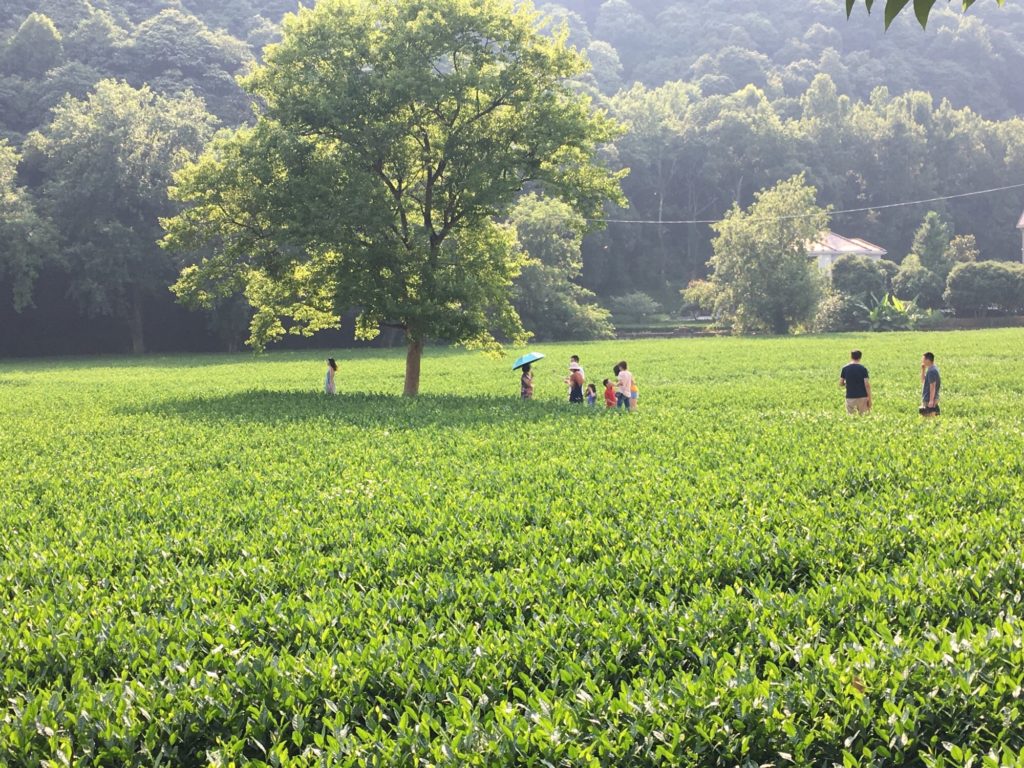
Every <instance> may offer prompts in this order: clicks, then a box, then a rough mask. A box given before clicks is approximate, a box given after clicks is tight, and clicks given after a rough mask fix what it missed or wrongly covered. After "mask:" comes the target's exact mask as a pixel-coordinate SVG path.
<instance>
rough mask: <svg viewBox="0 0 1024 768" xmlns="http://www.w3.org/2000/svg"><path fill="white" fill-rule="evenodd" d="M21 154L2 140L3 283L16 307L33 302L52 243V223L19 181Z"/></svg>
mask: <svg viewBox="0 0 1024 768" xmlns="http://www.w3.org/2000/svg"><path fill="white" fill-rule="evenodd" d="M17 175H18V154H17V153H16V152H15V151H14V149H13V148H12V147H10V146H9V145H8V144H7V143H6V142H4V141H0V283H6V284H9V285H10V286H11V299H12V301H13V303H14V308H15V309H16V310H19V311H20V310H22V309H24V308H25V307H27V306H30V305H31V304H32V287H33V285H34V283H35V280H36V277H37V276H38V275H39V271H40V269H42V266H43V262H44V260H45V258H46V255H47V249H48V247H49V246H50V240H51V237H52V232H51V229H50V226H49V223H48V222H47V221H46V220H45V219H43V218H42V217H40V216H39V214H38V213H37V211H36V208H35V205H34V203H33V201H32V199H31V198H30V197H29V195H28V193H27V192H26V191H25V189H24V188H23V187H19V186H18V184H17Z"/></svg>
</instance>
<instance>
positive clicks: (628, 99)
mask: <svg viewBox="0 0 1024 768" xmlns="http://www.w3.org/2000/svg"><path fill="white" fill-rule="evenodd" d="M296 5H297V4H296V3H295V2H288V1H286V0H221V1H218V2H212V0H181V1H180V2H158V1H157V0H91V1H87V0H8V2H6V3H4V5H3V10H2V11H0V329H2V332H0V355H3V354H33V353H39V352H45V353H68V352H93V351H123V350H126V349H128V348H130V347H131V348H134V349H136V350H141V349H143V348H148V349H153V350H172V349H184V348H194V349H212V348H218V347H221V346H224V345H227V346H234V345H236V344H237V343H238V342H239V340H240V339H241V338H243V337H244V335H245V325H246V322H247V314H246V307H245V306H244V304H242V303H241V302H238V301H234V302H226V303H225V304H224V305H223V306H219V307H217V308H216V309H215V310H213V311H212V312H211V311H206V312H189V311H187V310H185V309H184V308H182V307H180V306H178V305H177V304H176V303H175V300H174V297H173V295H172V294H171V293H170V292H169V291H168V290H167V286H168V285H169V284H170V283H171V282H172V281H173V280H174V277H175V275H176V274H177V272H178V271H179V270H180V268H181V266H183V265H182V263H181V261H180V259H181V257H180V256H178V255H175V254H173V253H169V252H167V251H163V250H161V249H160V248H158V247H157V246H156V244H155V243H156V241H157V240H158V239H159V237H160V226H159V219H160V217H162V216H167V215H170V214H172V213H173V212H174V210H175V208H174V204H173V203H171V202H169V200H168V197H167V194H166V187H167V185H168V184H169V183H170V181H171V175H172V173H173V171H174V169H175V168H176V167H179V166H180V165H181V163H183V162H185V160H187V159H188V158H189V157H193V156H195V154H196V153H197V152H198V151H199V150H200V149H201V147H202V146H203V145H204V143H205V142H206V141H207V140H208V139H209V138H210V137H212V135H213V134H214V132H215V130H216V129H217V128H226V127H233V126H237V125H239V124H242V123H244V122H247V121H250V120H251V119H252V114H253V111H252V104H251V100H250V98H249V97H248V95H247V94H246V92H245V91H244V90H243V88H242V87H241V86H240V85H239V83H238V81H237V78H238V77H239V76H241V75H243V74H244V73H245V72H246V71H247V70H248V69H249V68H250V67H251V66H252V65H253V63H254V62H256V61H257V60H258V59H259V57H260V55H261V51H262V49H263V47H264V46H265V45H266V44H268V43H271V42H273V41H274V40H275V39H276V38H277V36H278V34H279V27H278V24H279V22H280V19H281V17H282V16H283V14H285V13H286V12H289V11H294V10H296ZM784 5H785V7H782V6H783V4H778V7H777V5H776V4H773V3H766V2H763V0H728V2H727V1H726V0H712V1H711V2H696V1H695V0H607V1H606V2H598V1H596V0H568V1H567V2H564V3H553V4H545V5H541V6H540V8H541V10H542V11H543V12H544V13H545V14H546V15H547V17H548V19H549V24H550V25H551V26H552V28H553V29H554V28H562V27H564V28H565V29H567V31H568V34H569V39H570V41H571V42H572V44H574V45H575V46H577V47H578V48H580V49H581V50H583V51H585V53H586V55H587V57H588V58H589V60H590V62H591V64H592V70H591V72H590V73H588V74H587V75H586V76H585V77H584V78H583V79H582V80H581V82H579V83H578V87H579V88H580V89H583V90H585V91H587V92H589V93H590V94H591V95H592V97H593V99H594V101H595V102H596V103H597V104H598V105H599V106H601V107H603V108H604V109H606V110H607V111H608V112H609V113H610V114H611V115H612V116H614V117H615V118H617V119H618V120H619V121H620V122H621V123H622V124H623V126H624V131H623V133H622V135H621V136H620V137H619V138H618V139H617V140H616V141H615V142H614V143H613V144H612V145H610V146H608V147H607V148H606V150H605V152H604V161H605V162H606V163H608V164H609V165H611V166H613V167H615V168H628V169H629V170H630V172H629V175H628V176H627V178H626V179H625V181H624V183H623V188H624V191H625V193H626V196H627V197H628V199H629V207H628V209H625V210H623V209H609V210H608V212H607V213H608V216H609V218H612V219H616V220H619V219H624V220H633V221H636V220H639V221H655V222H657V221H689V220H701V221H707V220H717V219H719V218H721V217H722V216H724V215H725V214H726V212H727V211H729V209H730V208H731V207H732V206H733V204H734V203H738V204H740V205H741V206H745V205H748V204H749V203H750V202H751V201H752V200H753V196H754V194H755V193H756V192H757V191H758V190H760V189H762V188H766V187H769V186H771V185H773V184H775V183H776V182H777V181H779V180H780V179H785V178H788V177H790V176H792V175H793V174H795V173H799V172H804V173H805V174H806V178H807V181H808V182H809V183H810V184H812V185H813V186H814V187H815V188H816V189H817V202H818V203H819V204H821V205H831V206H833V207H834V208H836V209H839V210H842V209H848V208H870V207H871V206H885V205H888V204H891V203H894V202H900V201H908V200H921V199H926V198H934V197H938V196H942V195H949V194H956V193H961V192H966V191H972V190H982V189H989V188H995V187H1001V186H1006V185H1012V184H1017V183H1021V182H1024V121H1022V120H1021V119H1020V118H1019V117H1017V116H1018V115H1020V114H1021V113H1022V112H1024V80H1022V79H1021V78H1018V77H1008V76H1007V74H1006V73H1008V72H1009V73H1013V72H1017V71H1020V70H1021V69H1022V68H1024V4H1021V3H1010V4H1008V5H1007V6H1006V7H1004V8H1001V9H1000V8H996V7H995V5H994V4H992V7H991V8H989V7H988V5H985V6H984V7H982V6H981V5H976V6H975V7H974V8H973V9H972V10H971V11H970V12H969V13H968V14H966V15H961V14H959V13H955V12H953V11H952V10H949V9H946V8H941V9H937V10H936V11H935V13H933V16H932V19H931V21H930V23H929V26H928V29H927V30H925V31H922V30H921V28H920V27H919V26H917V24H916V22H915V21H914V19H913V18H912V17H907V18H900V19H897V21H896V22H895V23H894V24H893V26H892V28H891V29H890V30H889V31H887V32H884V33H883V31H882V27H881V22H880V20H879V19H878V18H877V16H871V17H869V16H868V15H867V14H866V13H863V9H861V8H858V9H856V10H855V12H854V14H853V17H852V18H851V19H850V20H847V19H846V16H845V12H844V3H843V2H842V0H806V2H803V3H798V4H793V3H787V4H784ZM797 6H799V10H797V11H794V8H796V7H797ZM1022 208H1024V194H1022V192H1021V191H1020V190H1017V191H1010V192H1004V193H998V194H992V195H985V196H978V197H968V198H963V199H958V200H952V201H948V202H942V203H933V204H931V205H929V206H926V207H925V206H908V207H901V208H891V209H890V208H879V209H877V210H873V211H868V212H865V213H858V214H848V215H839V216H836V217H835V218H834V220H833V224H832V226H833V228H834V229H835V230H836V231H838V232H840V233H842V234H845V235H850V236H857V237H862V238H866V239H867V240H870V241H872V242H875V243H878V244H879V245H881V246H883V247H884V248H886V249H887V250H888V252H889V258H890V259H893V260H894V261H896V262H899V261H901V260H902V259H903V257H904V256H905V255H906V254H908V253H909V252H910V249H911V247H912V241H913V238H914V235H915V232H916V231H917V229H918V226H919V225H920V223H921V221H922V219H923V218H924V216H925V213H926V212H927V211H928V210H929V209H933V210H935V211H937V212H938V213H939V214H940V215H941V216H943V217H944V218H945V220H946V221H948V222H949V223H950V225H951V233H955V234H961V235H966V234H973V235H974V236H975V237H976V242H977V247H978V250H979V252H980V255H979V258H981V259H993V260H1009V259H1015V258H1019V255H1020V240H1019V235H1018V233H1017V232H1016V230H1015V228H1014V227H1015V224H1016V221H1017V218H1018V217H1019V215H1020V212H1021V210H1022ZM520 229H522V227H520ZM711 237H712V233H711V230H710V228H709V227H708V226H706V225H703V224H693V225H675V224H665V225H658V224H653V225H652V224H645V225H639V224H622V223H612V224H609V225H608V226H607V228H606V229H605V230H603V231H600V232H596V233H592V234H590V235H588V236H587V237H586V238H585V239H584V240H583V243H582V268H581V270H580V269H573V270H569V271H568V272H566V271H561V272H559V271H558V270H554V271H553V272H552V275H554V276H556V277H557V279H563V280H564V279H569V278H571V277H573V276H574V275H577V276H578V281H579V283H580V285H579V286H578V290H579V291H580V292H581V293H582V294H584V295H586V296H591V295H592V294H596V297H597V301H598V302H599V303H600V304H602V305H604V306H610V307H611V308H612V309H613V311H614V309H615V307H616V302H617V301H619V304H620V305H621V297H623V296H626V295H635V294H636V293H637V292H643V293H644V294H647V295H649V296H650V297H653V299H654V300H656V301H657V302H660V303H661V305H662V306H663V307H665V308H666V309H674V308H676V307H677V306H678V304H679V302H680V289H682V288H683V287H685V286H686V285H687V284H688V283H689V282H690V281H691V280H694V279H697V278H701V277H703V276H705V274H706V272H707V266H706V262H707V261H708V259H709V258H710V257H711V245H710V243H711ZM524 279H532V280H536V279H538V273H536V272H535V273H534V274H532V275H524ZM552 279H554V278H552ZM574 290H575V289H574ZM591 292H592V293H591ZM531 293H532V294H534V295H539V294H540V293H541V291H540V289H538V290H532V289H531ZM550 293H551V294H552V295H557V293H558V292H557V291H554V292H550ZM523 309H524V310H526V314H532V315H533V317H532V318H531V320H532V322H533V328H532V330H535V331H538V333H539V335H541V336H543V335H544V334H545V332H548V335H552V334H554V333H556V330H555V329H551V328H545V327H543V323H544V318H545V317H546V316H548V315H551V314H552V310H551V308H545V307H543V306H541V307H537V306H533V307H523ZM528 325H529V323H528Z"/></svg>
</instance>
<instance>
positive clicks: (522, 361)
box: [512, 352, 544, 371]
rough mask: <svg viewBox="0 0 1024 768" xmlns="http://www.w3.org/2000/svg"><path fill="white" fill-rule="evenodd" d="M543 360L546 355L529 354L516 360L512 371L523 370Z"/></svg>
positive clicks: (538, 353)
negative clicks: (527, 365)
mask: <svg viewBox="0 0 1024 768" xmlns="http://www.w3.org/2000/svg"><path fill="white" fill-rule="evenodd" d="M543 359H544V355H542V354H541V353H540V352H527V353H526V354H525V355H523V356H522V357H519V358H517V359H516V361H515V363H513V364H512V370H513V371H514V370H516V369H517V368H522V367H523V366H524V365H526V364H527V363H535V362H537V361H538V360H543Z"/></svg>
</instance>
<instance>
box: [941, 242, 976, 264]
mask: <svg viewBox="0 0 1024 768" xmlns="http://www.w3.org/2000/svg"><path fill="white" fill-rule="evenodd" d="M980 256H981V251H980V250H978V241H977V239H976V238H975V237H974V235H957V236H956V237H954V238H953V239H952V240H950V241H949V247H948V248H947V249H946V261H947V262H949V264H950V269H952V268H953V266H955V265H956V264H967V263H969V262H972V261H980V258H979V257H980Z"/></svg>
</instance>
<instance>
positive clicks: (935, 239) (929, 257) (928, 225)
mask: <svg viewBox="0 0 1024 768" xmlns="http://www.w3.org/2000/svg"><path fill="white" fill-rule="evenodd" d="M952 234H953V233H952V229H951V227H950V226H949V224H947V223H946V222H945V221H944V220H943V219H942V217H941V216H939V214H937V213H936V212H935V211H928V213H927V214H925V217H924V221H922V222H921V226H920V227H918V228H917V232H915V233H914V243H913V245H912V246H911V247H910V252H911V253H912V254H914V255H915V256H917V257H918V259H920V262H921V266H922V267H924V268H925V269H927V270H929V271H930V272H934V273H935V274H936V275H938V277H939V279H940V280H941V281H942V282H943V283H945V281H946V276H947V275H948V274H949V270H951V269H952V268H953V258H952V255H951V253H950V250H949V246H950V239H951V237H952Z"/></svg>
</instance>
